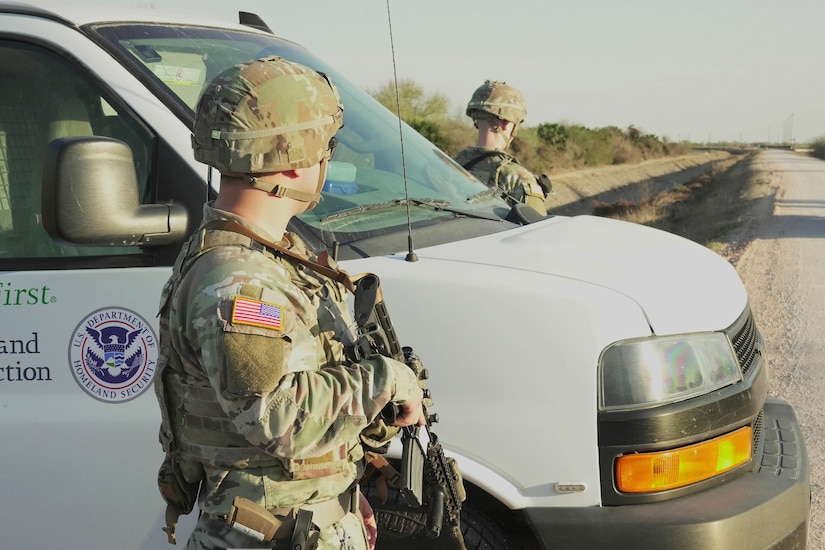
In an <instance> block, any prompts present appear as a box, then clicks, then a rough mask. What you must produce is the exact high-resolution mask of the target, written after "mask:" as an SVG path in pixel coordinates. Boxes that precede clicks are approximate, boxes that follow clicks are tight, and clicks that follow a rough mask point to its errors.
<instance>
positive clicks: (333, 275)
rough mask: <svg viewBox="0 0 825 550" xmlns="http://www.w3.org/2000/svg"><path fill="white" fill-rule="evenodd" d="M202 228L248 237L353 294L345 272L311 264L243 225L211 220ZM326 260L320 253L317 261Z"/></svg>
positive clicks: (309, 261) (306, 259)
mask: <svg viewBox="0 0 825 550" xmlns="http://www.w3.org/2000/svg"><path fill="white" fill-rule="evenodd" d="M203 228H204V229H206V230H210V229H217V230H221V231H232V232H234V233H239V234H241V235H243V236H244V237H249V238H250V239H251V240H253V241H255V242H257V243H260V244H262V245H264V246H265V247H267V248H269V249H271V250H274V251H276V252H278V253H280V254H283V255H284V256H289V257H290V258H292V259H294V260H295V261H296V262H298V263H300V264H302V265H304V266H306V267H308V268H310V269H311V270H313V271H315V272H316V273H319V274H320V275H323V276H324V277H327V278H328V279H332V280H333V281H335V282H336V283H340V284H342V285H344V286H345V287H346V289H347V290H349V291H350V292H352V293H355V284H354V283H353V281H352V279H351V278H350V276H349V274H348V273H347V272H346V271H342V270H340V269H335V268H333V267H330V266H329V265H324V264H321V263H318V262H313V261H312V260H310V259H309V258H306V257H304V256H301V255H300V254H296V253H295V252H292V251H291V250H289V249H288V248H284V247H283V246H281V245H279V244H277V243H274V242H272V241H268V240H266V239H264V238H262V237H260V236H259V235H256V234H255V233H253V232H252V230H250V229H249V228H247V227H244V226H243V225H241V224H239V223H238V222H236V221H233V220H213V221H211V222H209V223H207V224H206V225H204V226H203ZM327 258H328V256H327V254H326V252H324V253H322V254H321V256H319V259H322V261H325V260H326V259H327Z"/></svg>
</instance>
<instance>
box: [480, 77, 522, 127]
mask: <svg viewBox="0 0 825 550" xmlns="http://www.w3.org/2000/svg"><path fill="white" fill-rule="evenodd" d="M467 116H468V117H470V118H472V119H473V120H476V119H479V118H489V117H491V116H493V117H496V118H500V119H502V120H507V121H509V122H513V123H515V124H517V125H518V124H521V123H522V122H524V118H525V117H526V116H527V103H525V101H524V96H523V95H521V92H520V91H518V90H517V89H516V88H513V87H512V86H510V85H509V84H507V83H506V82H500V81H498V80H487V81H485V82H484V84H482V85H481V86H479V87H478V88H477V89H476V91H475V92H473V97H472V98H470V102H469V103H468V104H467Z"/></svg>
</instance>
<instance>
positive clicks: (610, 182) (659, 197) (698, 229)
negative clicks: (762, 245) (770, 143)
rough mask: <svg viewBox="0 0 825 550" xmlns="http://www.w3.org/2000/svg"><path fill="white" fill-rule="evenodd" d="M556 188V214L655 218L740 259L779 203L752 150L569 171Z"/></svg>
mask: <svg viewBox="0 0 825 550" xmlns="http://www.w3.org/2000/svg"><path fill="white" fill-rule="evenodd" d="M669 170H670V172H669ZM553 188H554V190H555V191H556V194H555V195H553V196H551V197H549V198H548V201H547V205H548V209H549V212H550V213H551V214H560V215H576V214H596V215H602V216H610V217H615V218H620V219H625V220H628V221H632V222H636V223H642V224H645V225H650V226H653V227H657V228H659V229H663V230H665V231H669V232H671V233H675V234H677V235H680V236H683V237H686V238H688V239H691V240H693V241H695V242H698V243H700V244H703V245H705V246H708V247H709V248H711V249H713V250H714V251H716V252H718V253H719V254H721V255H722V256H724V257H725V258H726V259H728V260H729V261H730V262H731V263H733V264H734V265H735V263H736V260H737V259H738V256H739V254H741V251H742V249H743V248H744V246H745V245H747V243H748V242H749V241H750V239H751V238H752V235H753V230H754V227H755V224H756V220H758V219H759V218H760V215H761V214H762V213H763V212H765V211H766V210H765V209H767V211H769V210H770V209H771V208H772V205H773V194H774V192H775V189H773V188H772V187H771V185H770V174H769V173H768V171H767V168H766V166H765V165H764V164H763V163H762V162H761V161H759V160H758V157H757V155H756V154H755V153H752V152H750V153H749V152H744V153H737V154H731V153H726V152H718V153H709V154H704V153H701V154H698V155H691V156H689V157H680V158H678V159H668V160H666V161H652V162H651V163H646V164H643V165H636V166H631V167H609V168H603V169H594V170H588V171H582V172H576V173H572V174H569V175H568V174H563V175H559V176H556V177H555V178H554V179H553ZM574 195H578V197H574ZM554 202H555V203H556V206H555V207H554V206H553V203H554Z"/></svg>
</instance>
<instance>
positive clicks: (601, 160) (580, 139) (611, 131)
mask: <svg viewBox="0 0 825 550" xmlns="http://www.w3.org/2000/svg"><path fill="white" fill-rule="evenodd" d="M367 91H368V93H370V94H371V95H372V96H373V97H374V98H375V99H377V100H378V101H379V102H380V103H381V104H383V105H384V106H385V107H387V108H388V109H390V110H391V111H393V112H396V111H400V115H401V119H402V120H403V121H404V122H406V123H407V124H409V125H410V126H412V127H413V128H415V129H416V130H417V131H418V132H419V133H421V134H422V135H424V137H426V138H427V139H429V140H430V141H431V142H432V143H433V144H434V145H436V146H438V147H439V148H440V149H442V150H443V151H444V152H446V153H447V154H448V155H450V156H455V155H456V154H458V152H459V151H460V150H461V149H463V148H464V147H466V146H468V145H472V144H474V143H475V140H476V130H475V128H473V125H472V121H471V120H470V119H469V118H468V117H467V116H465V114H464V108H463V106H461V107H458V108H456V107H455V106H454V105H452V104H451V103H450V100H449V99H448V98H447V97H446V96H445V95H443V94H440V93H437V92H432V93H429V92H426V91H425V90H424V89H423V88H421V86H419V85H418V84H416V83H415V82H413V81H412V80H402V81H400V82H399V83H398V94H397V95H396V89H395V86H394V84H393V83H392V82H389V83H387V84H385V85H383V86H381V87H379V88H378V89H376V90H367ZM399 107H400V109H399ZM510 150H511V152H512V153H513V154H514V155H516V157H518V159H519V161H520V162H521V163H522V164H523V165H524V166H526V167H527V168H528V169H529V170H530V171H531V172H533V173H536V174H541V173H547V174H553V173H559V172H564V171H570V170H578V169H581V168H590V167H595V166H610V165H616V164H636V163H639V162H642V161H645V160H651V159H656V158H663V157H669V156H678V155H684V154H687V153H689V152H690V144H688V143H686V142H685V143H675V142H672V141H670V140H668V139H667V138H659V137H657V136H655V135H653V134H648V133H646V132H644V131H643V130H642V129H640V128H637V127H635V126H633V125H631V126H629V127H627V128H624V129H622V128H618V127H616V126H606V127H603V128H586V127H584V126H582V125H579V124H571V123H565V122H542V123H540V124H537V125H535V126H522V127H521V128H520V129H519V131H518V133H517V135H516V137H515V139H514V140H513V143H512V145H511V146H510Z"/></svg>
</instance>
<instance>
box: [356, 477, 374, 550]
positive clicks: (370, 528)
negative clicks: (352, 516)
mask: <svg viewBox="0 0 825 550" xmlns="http://www.w3.org/2000/svg"><path fill="white" fill-rule="evenodd" d="M358 511H359V512H360V513H361V517H362V518H364V527H365V528H366V529H367V542H369V545H370V550H374V549H375V541H376V540H377V539H378V523H377V522H376V520H375V514H374V513H373V511H372V506H370V503H369V501H367V497H365V496H364V493H361V492H360V491H359V492H358Z"/></svg>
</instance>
